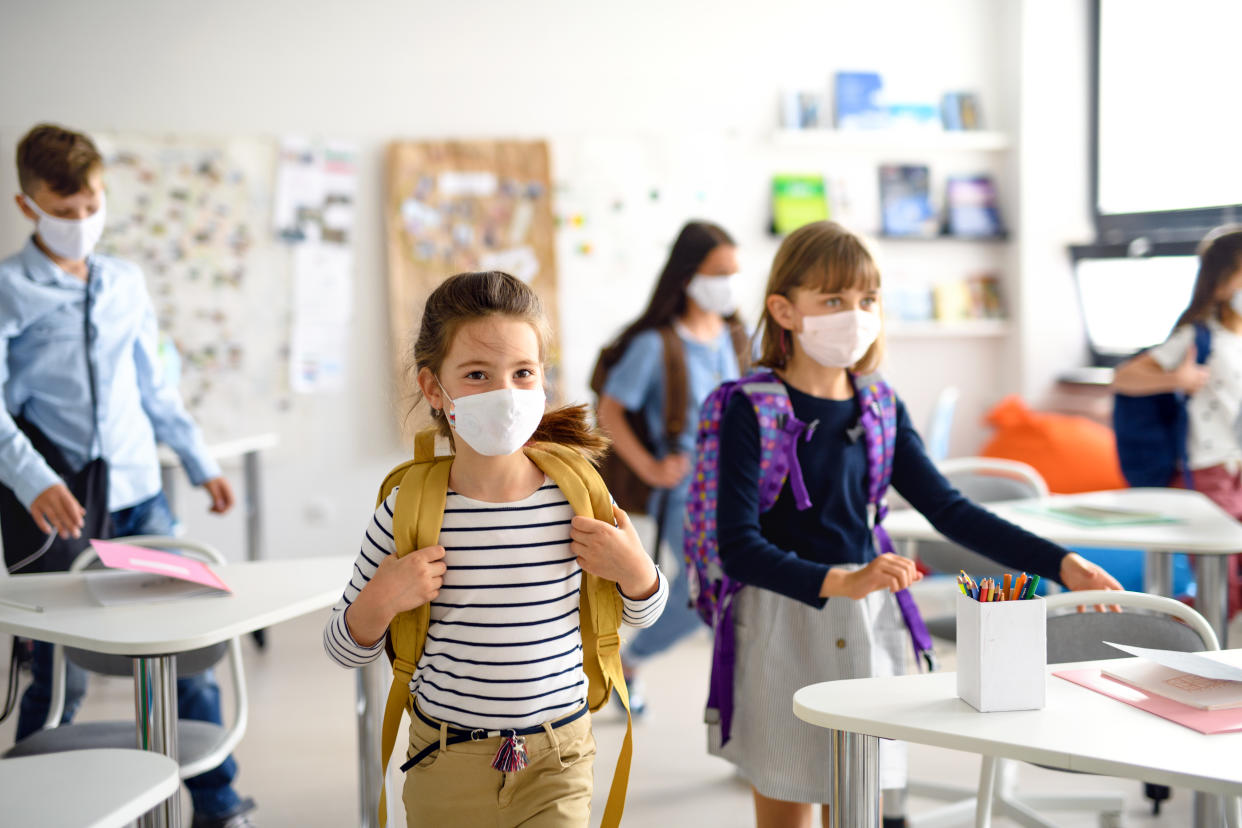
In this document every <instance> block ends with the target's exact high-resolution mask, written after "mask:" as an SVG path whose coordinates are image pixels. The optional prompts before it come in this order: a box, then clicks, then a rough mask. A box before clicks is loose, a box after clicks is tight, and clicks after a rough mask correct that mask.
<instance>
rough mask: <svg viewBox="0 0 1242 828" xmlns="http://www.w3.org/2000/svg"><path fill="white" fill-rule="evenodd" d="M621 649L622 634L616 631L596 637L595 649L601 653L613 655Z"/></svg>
mask: <svg viewBox="0 0 1242 828" xmlns="http://www.w3.org/2000/svg"><path fill="white" fill-rule="evenodd" d="M620 649H621V636H619V635H617V634H616V633H603V634H602V635H600V636H599V637H598V638H596V639H595V650H596V652H598V653H599V654H600V655H612V654H613V653H615V652H617V651H618V650H620Z"/></svg>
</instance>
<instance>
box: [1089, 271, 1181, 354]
mask: <svg viewBox="0 0 1242 828" xmlns="http://www.w3.org/2000/svg"><path fill="white" fill-rule="evenodd" d="M1074 259H1075V260H1074V278H1075V282H1076V283H1077V287H1078V301H1079V303H1080V305H1081V307H1082V316H1083V322H1084V323H1085V326H1086V330H1087V344H1088V346H1089V347H1090V349H1091V360H1092V364H1093V365H1100V366H1111V365H1116V364H1117V363H1119V362H1121V361H1122V360H1125V359H1127V358H1129V357H1130V356H1133V355H1134V354H1135V353H1137V352H1138V351H1141V350H1143V349H1144V348H1150V347H1151V346H1153V345H1158V344H1159V343H1161V342H1163V341H1164V340H1165V339H1167V338H1168V336H1169V333H1170V332H1171V331H1172V330H1173V325H1174V324H1175V323H1176V322H1177V318H1178V316H1180V315H1181V313H1182V311H1184V310H1185V309H1186V306H1187V305H1188V304H1189V303H1190V294H1191V291H1192V290H1193V288H1194V283H1195V275H1196V273H1197V272H1198V267H1199V260H1198V258H1197V257H1196V256H1195V255H1193V253H1189V254H1182V255H1159V256H1144V257H1133V256H1126V255H1117V256H1105V257H1099V256H1090V255H1080V252H1079V251H1077V250H1076V251H1075V256H1074Z"/></svg>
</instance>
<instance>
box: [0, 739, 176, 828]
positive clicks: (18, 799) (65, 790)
mask: <svg viewBox="0 0 1242 828" xmlns="http://www.w3.org/2000/svg"><path fill="white" fill-rule="evenodd" d="M178 784H179V779H178V776H177V763H176V762H174V761H173V760H171V759H169V758H168V757H167V756H163V755H161V754H159V753H152V752H151V751H146V750H72V751H68V752H66V753H49V754H46V755H43V756H25V757H21V758H18V759H3V760H0V801H3V802H4V824H5V825H40V826H44V827H45V828H119V826H123V825H128V824H129V823H131V822H133V821H134V820H135V819H137V818H138V817H139V816H141V815H142V814H144V813H145V812H147V811H149V810H151V809H152V808H154V807H155V806H156V805H158V804H159V803H160V802H162V801H164V800H165V799H167V798H168V797H170V796H172V795H173V794H175V793H177V786H178Z"/></svg>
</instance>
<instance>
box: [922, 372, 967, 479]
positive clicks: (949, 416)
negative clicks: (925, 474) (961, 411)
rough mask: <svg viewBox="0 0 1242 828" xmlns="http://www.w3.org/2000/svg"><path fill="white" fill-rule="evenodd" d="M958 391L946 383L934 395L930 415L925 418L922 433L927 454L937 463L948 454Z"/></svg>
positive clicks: (955, 387)
mask: <svg viewBox="0 0 1242 828" xmlns="http://www.w3.org/2000/svg"><path fill="white" fill-rule="evenodd" d="M959 396H960V392H959V391H958V390H957V386H955V385H946V386H945V387H944V388H942V389H941V390H940V393H939V394H938V395H936V402H935V404H934V405H932V411H931V416H930V417H928V419H927V431H926V433H925V434H924V435H923V437H924V440H923V442H924V444H925V447H926V449H927V456H928V457H930V458H931V459H932V462H935V463H939V462H940V461H942V460H944V459H945V458H947V457H948V456H949V441H950V438H951V437H952V436H953V413H954V411H955V410H956V409H957V399H958V397H959Z"/></svg>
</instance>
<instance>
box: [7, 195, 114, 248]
mask: <svg viewBox="0 0 1242 828" xmlns="http://www.w3.org/2000/svg"><path fill="white" fill-rule="evenodd" d="M24 198H25V199H26V205H27V206H28V207H29V208H30V209H31V210H34V211H35V212H36V213H38V214H39V223H38V224H37V225H36V230H35V232H36V233H38V234H39V238H40V240H42V242H43V243H44V244H45V245H47V249H48V250H50V251H52V252H53V253H55V254H56V255H57V256H60V257H61V258H62V259H68V260H69V261H72V262H76V261H80V260H82V259H85V258H86V257H87V256H89V255H90V254H91V251H92V250H94V249H95V245H96V244H98V243H99V237H100V236H102V235H103V231H104V222H105V221H106V220H107V213H108V209H107V208H108V204H107V201H105V199H104V196H103V195H102V194H101V195H100V196H99V209H98V210H96V211H95V212H94V213H93V214H92V215H89V216H87V217H86V218H84V219H63V218H56V217H55V216H49V215H48V214H47V213H45V212H44V211H43V208H41V207H40V206H39V205H38V204H35V200H34V199H33V198H31V197H30V196H24Z"/></svg>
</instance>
